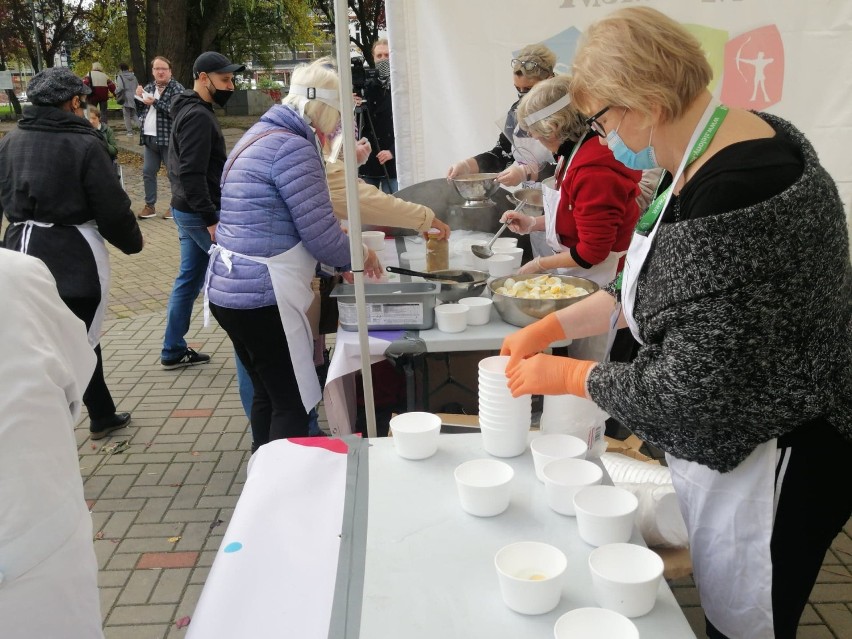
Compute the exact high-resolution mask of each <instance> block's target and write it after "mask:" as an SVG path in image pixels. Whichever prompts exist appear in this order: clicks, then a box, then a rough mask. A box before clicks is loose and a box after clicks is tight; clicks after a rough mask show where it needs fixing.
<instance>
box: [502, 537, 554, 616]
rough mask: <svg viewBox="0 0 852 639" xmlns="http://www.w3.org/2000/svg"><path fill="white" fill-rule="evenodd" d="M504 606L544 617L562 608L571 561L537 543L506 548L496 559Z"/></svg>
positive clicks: (522, 542) (551, 547) (516, 544)
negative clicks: (563, 589) (561, 601)
mask: <svg viewBox="0 0 852 639" xmlns="http://www.w3.org/2000/svg"><path fill="white" fill-rule="evenodd" d="M494 566H495V567H496V568H497V579H498V581H499V582H500V594H501V595H503V602H504V603H505V604H506V605H507V606H509V608H511V609H512V610H514V611H515V612H520V613H521V614H524V615H542V614H544V613H546V612H550V611H551V610H553V609H554V608H556V606H558V605H559V600H560V598H561V597H562V583H563V580H564V575H565V570H566V568H567V567H568V558H567V557H566V556H565V553H563V552H562V551H561V550H559V549H558V548H556V547H555V546H551V545H550V544H543V543H541V542H537V541H521V542H518V543H514V544H509V545H508V546H504V547H503V548H501V549H500V550H498V551H497V554H496V555H495V556H494Z"/></svg>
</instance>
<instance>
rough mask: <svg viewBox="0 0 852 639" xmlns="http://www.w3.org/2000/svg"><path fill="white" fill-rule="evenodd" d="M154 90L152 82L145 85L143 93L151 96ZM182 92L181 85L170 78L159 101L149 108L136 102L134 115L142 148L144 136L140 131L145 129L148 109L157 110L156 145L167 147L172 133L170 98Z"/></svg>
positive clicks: (142, 103)
mask: <svg viewBox="0 0 852 639" xmlns="http://www.w3.org/2000/svg"><path fill="white" fill-rule="evenodd" d="M156 88H157V87H156V85H155V84H154V83H153V82H149V83H148V84H146V85H145V91H146V92H147V93H150V94H152V95H153V93H154V90H155V89H156ZM183 90H184V89H183V85H182V84H181V83H180V82H178V81H177V80H175V79H174V78H172V79H171V80H169V83H168V84H167V85H166V88H165V89H163V92H162V93H161V94H160V99H159V100H156V101H155V102H154V104H152V105H151V106H148V105H147V104H145V103H144V102H140V101H139V100H136V115H138V116H139V122H140V125H141V128H140V131H139V144H141V145H142V146H144V145H145V134H144V133H143V132H142V129H144V128H145V116H147V115H148V109H150V108H151V107H153V108H155V109H157V145H158V146H168V145H169V135H170V134H171V132H172V116H171V115H170V114H169V109H171V107H172V98H173V97H175V96H176V95H180V94H181V93H183Z"/></svg>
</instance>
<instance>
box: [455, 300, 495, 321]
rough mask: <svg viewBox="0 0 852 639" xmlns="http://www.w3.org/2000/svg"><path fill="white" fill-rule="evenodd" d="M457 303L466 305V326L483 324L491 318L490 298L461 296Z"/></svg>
mask: <svg viewBox="0 0 852 639" xmlns="http://www.w3.org/2000/svg"><path fill="white" fill-rule="evenodd" d="M459 304H461V305H462V306H466V307H467V324H468V326H484V325H485V324H487V323H488V322H489V321H490V320H491V306H492V304H493V302H492V301H491V298H489V297H463V298H461V299H460V300H459Z"/></svg>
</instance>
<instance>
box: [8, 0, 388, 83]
mask: <svg viewBox="0 0 852 639" xmlns="http://www.w3.org/2000/svg"><path fill="white" fill-rule="evenodd" d="M347 5H348V7H349V11H350V15H349V19H350V20H354V21H355V22H357V23H358V25H359V27H360V28H359V30H358V32H357V36H356V37H353V38H352V43H353V44H354V45H355V46H356V47H358V48H359V49H360V51H361V52H362V54H363V56H364V58H365V59H366V60H367V62H368V63H369V64H372V52H371V48H372V44H373V42H374V41H375V40H376V39H377V38H378V33H379V30H380V29H383V28H384V25H385V11H384V0H347ZM333 25H334V1H333V0H0V64H2V63H3V61H4V55H5V56H6V58H8V56H9V55H11V53H10V52H11V51H14V52H15V53H16V55H18V56H19V57H23V58H24V59H25V60H28V61H29V63H30V66H32V68H37V65H38V53H37V51H38V52H40V54H41V59H42V60H43V63H44V66H53V64H54V58H55V55H56V54H57V53H59V52H61V51H62V50H63V48H65V49H66V50H69V51H71V53H72V68H73V69H74V70H75V71H76V72H77V73H78V74H83V73H86V72H87V71H88V69H89V68H90V67H91V63H92V62H93V61H95V60H98V61H99V62H101V63H102V64H103V65H104V66H105V68H107V69H116V68H117V66H118V63H119V62H123V61H126V62H129V63H130V66H131V67H132V68H133V69H134V71H135V72H136V74H137V76H138V77H139V80H140V81H143V82H144V81H145V80H146V79H147V76H148V75H149V69H150V66H151V60H152V59H153V58H154V57H155V56H157V55H163V56H165V57H167V58H168V59H169V60H171V61H172V65H173V74H174V76H175V78H177V79H178V80H179V81H181V82H182V83H183V84H185V85H186V86H189V85H191V70H192V63H193V61H194V60H195V58H196V57H197V56H198V55H199V54H200V53H201V52H202V51H207V50H215V51H220V52H222V53H224V54H225V55H228V56H229V57H231V58H232V59H234V60H238V61H240V62H244V61H247V60H257V61H259V62H260V64H261V66H263V65H266V64H268V63H270V62H271V57H272V56H271V54H270V52H271V50H272V49H273V46H275V47H278V48H280V47H286V48H291V49H296V48H297V47H298V45H302V44H306V43H319V42H321V41H327V39H328V37H329V34H333ZM34 27H35V29H34ZM34 32H35V33H36V34H37V38H34V37H33V33H34ZM324 32H325V33H324Z"/></svg>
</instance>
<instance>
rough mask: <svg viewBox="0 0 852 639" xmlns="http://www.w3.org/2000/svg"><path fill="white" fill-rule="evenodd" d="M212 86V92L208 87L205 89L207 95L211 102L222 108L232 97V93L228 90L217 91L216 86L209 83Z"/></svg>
mask: <svg viewBox="0 0 852 639" xmlns="http://www.w3.org/2000/svg"><path fill="white" fill-rule="evenodd" d="M210 84H211V85H212V86H213V90H212V91H211V90H210V87H209V86H208V87H207V93H209V94H210V97H211V98H212V99H213V102H215V103H216V104H218V105H219V106H220V107H222V108H224V107H225V105H226V104H227V103H228V100H230V99H231V96H232V95H234V92H233V91H231V90H230V89H217V88H216V85H215V84H213V83H212V82H211V83H210Z"/></svg>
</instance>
